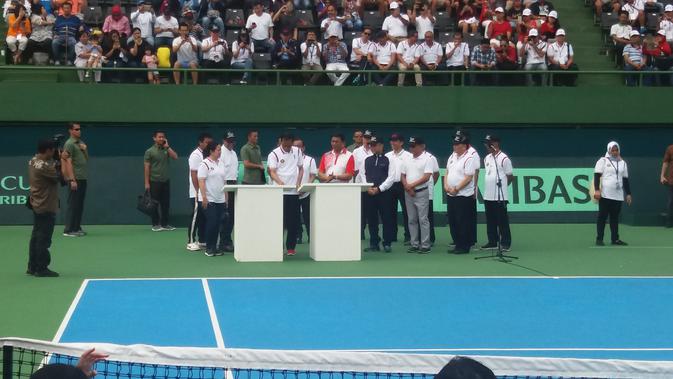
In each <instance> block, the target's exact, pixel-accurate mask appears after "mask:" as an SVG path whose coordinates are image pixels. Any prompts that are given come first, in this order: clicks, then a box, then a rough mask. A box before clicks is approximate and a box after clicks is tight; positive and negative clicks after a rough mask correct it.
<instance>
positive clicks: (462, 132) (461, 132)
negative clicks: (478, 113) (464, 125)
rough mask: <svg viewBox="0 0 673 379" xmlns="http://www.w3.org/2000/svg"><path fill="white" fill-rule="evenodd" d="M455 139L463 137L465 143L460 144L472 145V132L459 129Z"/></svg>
mask: <svg viewBox="0 0 673 379" xmlns="http://www.w3.org/2000/svg"><path fill="white" fill-rule="evenodd" d="M455 137H462V138H463V142H460V143H465V144H469V143H470V132H468V131H465V130H463V129H458V130H456V134H455Z"/></svg>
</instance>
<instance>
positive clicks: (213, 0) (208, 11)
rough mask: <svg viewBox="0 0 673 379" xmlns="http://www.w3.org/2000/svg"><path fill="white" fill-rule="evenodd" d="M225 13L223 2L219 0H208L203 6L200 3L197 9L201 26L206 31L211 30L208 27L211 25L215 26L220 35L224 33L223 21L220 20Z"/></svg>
mask: <svg viewBox="0 0 673 379" xmlns="http://www.w3.org/2000/svg"><path fill="white" fill-rule="evenodd" d="M225 12H226V9H225V7H224V2H223V1H221V0H208V1H207V4H205V5H204V4H203V3H202V5H201V6H200V7H199V19H200V20H201V26H203V28H204V29H206V30H211V29H210V27H211V26H212V25H217V26H218V28H219V29H220V34H221V33H224V20H222V17H223V16H224V13H225Z"/></svg>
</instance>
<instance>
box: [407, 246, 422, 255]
mask: <svg viewBox="0 0 673 379" xmlns="http://www.w3.org/2000/svg"><path fill="white" fill-rule="evenodd" d="M418 252H420V250H419V249H418V248H417V247H413V246H412V247H410V248H409V250H407V253H409V254H418Z"/></svg>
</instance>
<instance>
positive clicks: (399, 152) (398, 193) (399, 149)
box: [386, 133, 411, 244]
mask: <svg viewBox="0 0 673 379" xmlns="http://www.w3.org/2000/svg"><path fill="white" fill-rule="evenodd" d="M390 148H391V150H390V151H389V152H387V153H386V158H388V160H389V161H390V167H391V168H392V172H393V184H392V187H391V188H390V192H391V194H390V195H391V200H392V202H391V204H390V209H391V212H392V214H393V217H394V218H393V220H395V223H394V224H393V242H396V241H397V207H398V204H399V206H400V207H401V208H402V220H403V222H404V224H403V226H404V243H405V244H407V243H409V239H410V233H409V218H408V215H407V206H406V203H405V199H404V187H402V182H401V181H400V180H401V176H402V165H403V164H404V162H405V161H406V160H407V159H410V158H411V153H410V152H408V151H406V150H404V137H403V136H402V135H401V134H399V133H393V135H391V136H390Z"/></svg>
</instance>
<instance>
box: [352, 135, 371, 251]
mask: <svg viewBox="0 0 673 379" xmlns="http://www.w3.org/2000/svg"><path fill="white" fill-rule="evenodd" d="M371 138H372V132H371V130H365V131H364V133H362V146H360V147H357V148H356V149H355V150H353V159H354V160H355V183H367V179H366V178H365V159H367V157H369V156H371V155H372V154H373V153H372V149H371V147H370V146H369V141H370V140H371ZM360 196H361V197H360V227H361V229H360V236H361V239H362V240H364V239H365V227H366V226H367V213H368V212H367V202H366V201H365V199H366V196H367V194H366V193H365V192H362V193H361V194H360Z"/></svg>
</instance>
